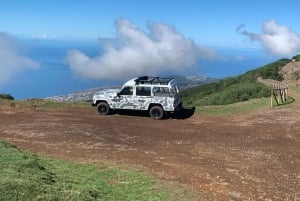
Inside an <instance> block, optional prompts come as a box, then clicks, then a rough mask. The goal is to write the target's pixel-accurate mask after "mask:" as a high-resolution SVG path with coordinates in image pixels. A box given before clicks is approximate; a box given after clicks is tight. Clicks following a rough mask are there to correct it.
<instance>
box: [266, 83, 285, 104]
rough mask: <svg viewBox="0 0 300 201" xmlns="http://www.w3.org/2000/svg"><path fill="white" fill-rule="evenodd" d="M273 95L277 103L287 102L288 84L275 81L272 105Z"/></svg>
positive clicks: (272, 91)
mask: <svg viewBox="0 0 300 201" xmlns="http://www.w3.org/2000/svg"><path fill="white" fill-rule="evenodd" d="M273 97H274V99H275V101H276V103H277V105H279V104H284V103H286V102H287V97H288V85H287V84H284V83H281V82H276V83H273V85H272V90H271V101H270V102H271V107H272V106H273Z"/></svg>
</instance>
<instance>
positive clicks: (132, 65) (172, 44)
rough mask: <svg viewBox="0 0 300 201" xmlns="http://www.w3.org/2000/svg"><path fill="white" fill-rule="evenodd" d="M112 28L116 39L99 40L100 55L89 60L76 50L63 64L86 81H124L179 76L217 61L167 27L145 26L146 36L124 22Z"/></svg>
mask: <svg viewBox="0 0 300 201" xmlns="http://www.w3.org/2000/svg"><path fill="white" fill-rule="evenodd" d="M115 27H116V32H117V38H116V39H111V40H105V39H100V40H101V41H102V43H103V41H106V43H105V46H103V48H104V53H103V54H101V55H99V56H97V57H93V58H91V57H89V56H87V55H86V54H84V53H83V52H80V51H78V50H70V51H68V53H67V56H66V61H67V63H68V65H69V66H70V68H71V69H72V70H73V71H74V72H76V73H78V74H79V75H81V76H83V77H86V78H92V79H112V80H124V79H127V78H131V77H135V76H140V75H158V74H159V73H162V72H172V73H174V72H181V71H184V70H186V69H189V68H191V67H192V66H193V65H194V64H195V63H196V62H197V61H198V60H200V59H213V58H217V57H218V54H217V53H216V51H214V50H213V49H210V48H207V47H199V46H197V45H196V44H195V43H194V41H193V40H191V39H187V38H185V37H184V36H183V35H181V34H180V33H178V32H177V31H176V30H175V28H174V27H171V26H168V25H166V24H162V23H151V24H148V27H147V28H148V30H149V33H148V34H147V33H145V32H144V31H142V30H141V29H140V28H139V27H138V26H136V25H135V24H133V23H132V22H130V21H129V20H127V19H119V20H117V21H116V22H115ZM110 41H114V42H111V43H110ZM116 41H118V42H117V43H116Z"/></svg>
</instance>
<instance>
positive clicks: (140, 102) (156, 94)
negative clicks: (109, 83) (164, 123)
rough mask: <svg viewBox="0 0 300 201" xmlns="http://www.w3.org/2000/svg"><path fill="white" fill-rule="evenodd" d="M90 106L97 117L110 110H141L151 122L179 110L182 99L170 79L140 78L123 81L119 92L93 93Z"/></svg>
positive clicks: (175, 84) (110, 90)
mask: <svg viewBox="0 0 300 201" xmlns="http://www.w3.org/2000/svg"><path fill="white" fill-rule="evenodd" d="M92 105H93V106H97V110H98V112H99V113H100V114H101V115H107V114H110V113H111V112H112V111H114V110H143V111H148V112H149V115H150V116H151V118H153V119H162V118H163V117H164V115H165V114H168V113H172V112H174V111H175V110H177V109H179V108H180V107H181V105H182V100H181V96H180V94H179V90H178V87H177V83H176V80H175V79H174V78H161V77H149V76H142V77H138V78H134V79H131V80H129V81H127V82H126V83H125V84H124V85H123V87H122V88H121V89H104V90H101V91H99V92H97V93H95V94H94V96H93V103H92Z"/></svg>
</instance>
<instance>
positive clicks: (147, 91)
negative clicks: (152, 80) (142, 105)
mask: <svg viewBox="0 0 300 201" xmlns="http://www.w3.org/2000/svg"><path fill="white" fill-rule="evenodd" d="M136 95H137V96H151V87H141V86H138V87H136Z"/></svg>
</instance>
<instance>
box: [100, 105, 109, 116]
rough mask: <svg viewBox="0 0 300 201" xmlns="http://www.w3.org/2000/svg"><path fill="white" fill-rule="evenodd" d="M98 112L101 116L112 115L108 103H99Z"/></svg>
mask: <svg viewBox="0 0 300 201" xmlns="http://www.w3.org/2000/svg"><path fill="white" fill-rule="evenodd" d="M97 110H98V113H99V114H101V115H108V114H109V113H110V108H109V105H108V104H107V103H106V102H100V103H98V106H97Z"/></svg>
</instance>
